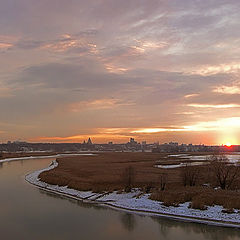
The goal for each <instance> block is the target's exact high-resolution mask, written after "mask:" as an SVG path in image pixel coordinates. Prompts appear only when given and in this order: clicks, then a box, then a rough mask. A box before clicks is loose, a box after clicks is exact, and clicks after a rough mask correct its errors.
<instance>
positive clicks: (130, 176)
mask: <svg viewBox="0 0 240 240" xmlns="http://www.w3.org/2000/svg"><path fill="white" fill-rule="evenodd" d="M123 181H124V185H125V186H124V188H125V191H126V192H130V191H131V189H132V187H133V183H134V168H133V167H132V166H129V167H127V168H125V170H124V173H123Z"/></svg>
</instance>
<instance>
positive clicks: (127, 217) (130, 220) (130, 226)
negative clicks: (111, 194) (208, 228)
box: [120, 213, 136, 232]
mask: <svg viewBox="0 0 240 240" xmlns="http://www.w3.org/2000/svg"><path fill="white" fill-rule="evenodd" d="M120 220H121V222H122V225H123V227H124V228H125V229H126V230H128V231H129V232H132V231H133V230H134V228H135V227H136V220H135V216H134V215H133V214H130V213H122V214H121V215H120Z"/></svg>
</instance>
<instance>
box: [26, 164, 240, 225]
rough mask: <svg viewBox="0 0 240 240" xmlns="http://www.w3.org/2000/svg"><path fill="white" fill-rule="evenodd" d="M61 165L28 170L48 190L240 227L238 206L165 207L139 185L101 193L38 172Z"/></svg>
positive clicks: (32, 179)
mask: <svg viewBox="0 0 240 240" xmlns="http://www.w3.org/2000/svg"><path fill="white" fill-rule="evenodd" d="M57 165H58V163H57V162H56V161H53V162H52V164H51V165H50V166H49V167H48V168H45V169H42V170H39V171H35V172H33V173H30V174H28V175H27V176H26V180H27V181H28V182H30V183H32V184H34V185H36V186H38V187H41V188H44V189H45V190H48V191H54V192H56V193H60V194H63V195H67V196H68V197H73V198H77V199H81V200H83V201H87V202H94V203H99V204H104V205H107V206H109V207H114V208H122V209H123V210H126V211H135V212H137V213H139V214H145V215H154V216H155V215H157V216H162V217H170V218H174V219H179V220H184V221H192V222H201V223H206V224H213V225H221V226H229V227H240V214H239V213H237V210H235V213H233V214H227V213H222V209H223V208H222V206H213V207H208V208H207V210H204V211H202V210H196V209H191V208H188V206H189V202H186V203H183V204H180V205H179V207H165V206H164V205H163V204H162V203H161V202H158V201H154V200H151V199H149V196H150V194H141V191H140V190H139V189H133V190H132V192H130V193H121V194H118V193H117V192H112V193H107V192H106V193H104V194H99V193H93V192H90V191H88V192H87V191H86V192H84V191H77V190H74V189H70V188H68V187H67V186H57V185H51V184H47V183H44V182H42V181H40V180H39V178H38V176H39V174H40V173H41V172H43V171H47V170H50V169H53V168H55V167H57ZM139 195H140V196H139ZM219 221H222V222H219Z"/></svg>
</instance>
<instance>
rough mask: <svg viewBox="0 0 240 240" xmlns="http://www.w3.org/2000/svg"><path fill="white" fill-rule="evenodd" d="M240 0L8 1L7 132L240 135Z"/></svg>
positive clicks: (98, 136) (0, 26)
mask: <svg viewBox="0 0 240 240" xmlns="http://www.w3.org/2000/svg"><path fill="white" fill-rule="evenodd" d="M239 12H240V1H239V0H121V1H118V0H94V1H87V0H51V1H49V0H48V1H47V0H41V1H39V0H20V1H19V0H8V1H5V0H0V66H1V67H0V142H5V141H7V140H22V141H31V142H82V141H83V140H86V139H87V138H88V137H91V138H92V140H93V142H96V143H103V142H108V141H113V142H115V143H117V142H119V143H122V142H127V141H128V139H129V137H134V138H135V139H136V140H137V141H143V140H147V142H156V141H159V142H160V143H163V142H169V141H178V142H179V143H194V144H200V143H201V144H209V145H213V144H227V143H231V144H240V14H239Z"/></svg>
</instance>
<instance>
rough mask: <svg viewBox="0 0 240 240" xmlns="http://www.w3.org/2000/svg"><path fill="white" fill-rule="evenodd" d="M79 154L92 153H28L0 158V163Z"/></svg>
mask: <svg viewBox="0 0 240 240" xmlns="http://www.w3.org/2000/svg"><path fill="white" fill-rule="evenodd" d="M79 155H93V154H91V153H89V154H82V153H61V154H52V155H33V156H29V154H28V155H27V156H23V157H7V158H4V159H0V163H4V162H12V161H19V160H31V159H40V158H60V157H66V156H79Z"/></svg>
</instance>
